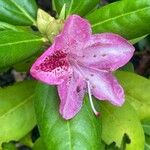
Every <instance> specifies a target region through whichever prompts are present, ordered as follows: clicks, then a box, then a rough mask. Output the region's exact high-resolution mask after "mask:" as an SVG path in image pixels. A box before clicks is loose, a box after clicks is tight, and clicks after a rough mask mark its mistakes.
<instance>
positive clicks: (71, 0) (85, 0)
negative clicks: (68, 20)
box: [53, 0, 100, 16]
mask: <svg viewBox="0 0 150 150" xmlns="http://www.w3.org/2000/svg"><path fill="white" fill-rule="evenodd" d="M99 2H100V0H92V1H91V0H80V1H78V0H53V7H54V8H55V10H56V11H57V13H58V14H60V11H61V9H62V7H63V5H64V4H66V13H67V15H71V14H78V15H80V16H84V15H86V14H87V13H89V11H90V10H92V9H93V8H95V7H96V5H97V4H98V3H99Z"/></svg>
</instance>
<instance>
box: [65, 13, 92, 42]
mask: <svg viewBox="0 0 150 150" xmlns="http://www.w3.org/2000/svg"><path fill="white" fill-rule="evenodd" d="M62 35H63V36H65V37H66V38H68V39H74V40H76V41H78V42H85V40H88V39H89V38H90V36H91V28H90V24H89V22H88V21H87V20H85V19H83V18H81V17H80V16H77V15H72V16H69V17H68V18H67V20H66V22H65V25H64V29H63V31H62Z"/></svg>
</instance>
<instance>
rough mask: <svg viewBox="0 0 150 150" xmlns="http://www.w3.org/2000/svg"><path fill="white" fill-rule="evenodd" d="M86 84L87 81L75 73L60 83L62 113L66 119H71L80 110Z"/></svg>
mask: <svg viewBox="0 0 150 150" xmlns="http://www.w3.org/2000/svg"><path fill="white" fill-rule="evenodd" d="M85 86H86V85H85V82H84V81H83V80H82V79H81V78H80V77H79V76H78V75H76V76H75V75H74V76H72V77H71V78H68V80H65V81H64V82H63V83H62V84H60V85H58V93H59V97H60V100H61V103H60V114H61V115H62V116H63V118H64V119H71V118H72V117H74V116H75V115H76V114H77V113H78V112H79V110H80V108H81V106H82V101H83V98H84V93H85Z"/></svg>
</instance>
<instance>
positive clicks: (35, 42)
mask: <svg viewBox="0 0 150 150" xmlns="http://www.w3.org/2000/svg"><path fill="white" fill-rule="evenodd" d="M42 45H43V39H42V37H39V36H37V35H34V34H32V33H29V32H14V31H1V32H0V68H5V67H7V66H11V65H13V64H15V63H17V62H19V61H21V60H24V59H27V58H28V57H30V56H32V55H34V54H35V53H37V52H38V51H39V49H40V48H41V46H42Z"/></svg>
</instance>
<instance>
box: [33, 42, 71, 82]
mask: <svg viewBox="0 0 150 150" xmlns="http://www.w3.org/2000/svg"><path fill="white" fill-rule="evenodd" d="M30 73H31V75H32V76H33V77H34V78H35V79H37V80H40V81H42V82H45V83H47V84H55V85H58V84H61V83H62V82H63V81H64V80H65V79H66V77H67V76H68V75H69V74H72V69H71V67H70V65H69V64H68V61H67V59H66V54H65V53H64V52H62V51H56V50H55V49H54V45H52V46H51V47H50V48H49V49H48V50H47V51H45V52H44V53H43V54H42V55H41V56H40V57H39V58H38V59H37V60H36V62H35V63H34V64H33V65H32V68H31V69H30Z"/></svg>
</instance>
